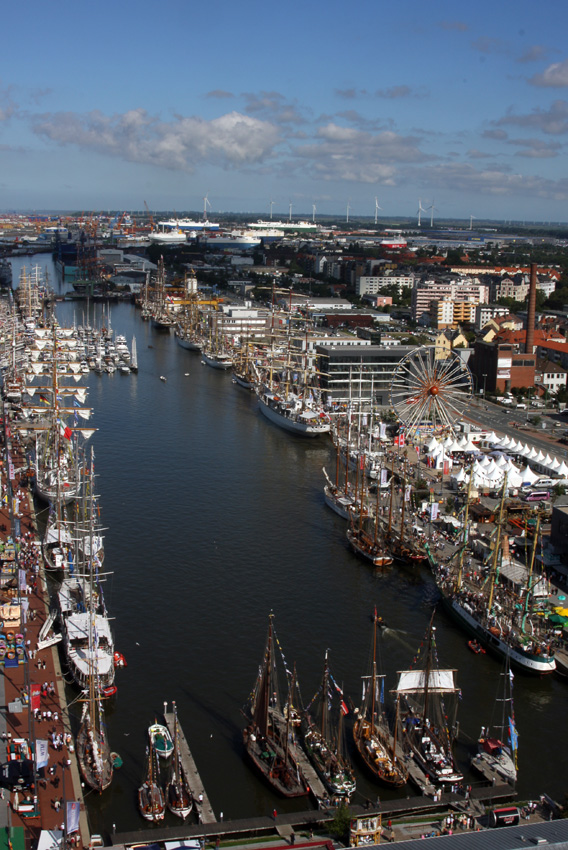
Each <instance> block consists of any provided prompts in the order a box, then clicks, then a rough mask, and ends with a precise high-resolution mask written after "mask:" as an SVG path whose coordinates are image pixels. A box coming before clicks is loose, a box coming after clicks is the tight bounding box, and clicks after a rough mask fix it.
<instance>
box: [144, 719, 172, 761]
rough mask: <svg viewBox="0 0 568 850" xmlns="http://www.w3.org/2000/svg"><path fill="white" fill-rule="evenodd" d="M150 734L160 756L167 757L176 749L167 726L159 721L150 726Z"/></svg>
mask: <svg viewBox="0 0 568 850" xmlns="http://www.w3.org/2000/svg"><path fill="white" fill-rule="evenodd" d="M148 736H149V738H150V741H151V742H152V746H153V747H154V750H155V751H156V754H157V755H158V756H159V757H160V758H163V759H167V758H169V757H170V756H171V754H172V753H173V751H174V742H173V740H172V736H171V735H170V730H169V729H168V727H167V726H164V725H163V724H161V723H157V722H156V723H153V724H152V726H150V727H148Z"/></svg>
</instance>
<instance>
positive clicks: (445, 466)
mask: <svg viewBox="0 0 568 850" xmlns="http://www.w3.org/2000/svg"><path fill="white" fill-rule="evenodd" d="M449 471H450V461H449V460H445V461H444V471H443V473H442V474H443V475H448V474H449Z"/></svg>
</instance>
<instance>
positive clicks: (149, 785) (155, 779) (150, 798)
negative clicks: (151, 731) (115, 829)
mask: <svg viewBox="0 0 568 850" xmlns="http://www.w3.org/2000/svg"><path fill="white" fill-rule="evenodd" d="M138 810H139V812H140V814H141V815H142V817H143V818H144V820H148V821H152V822H153V823H158V822H159V821H161V820H163V819H164V815H165V813H166V806H165V803H164V794H163V791H162V789H161V787H160V780H159V770H158V764H157V760H156V752H155V750H154V745H153V743H152V739H150V742H149V744H148V748H147V750H146V771H145V775H144V781H143V783H142V785H141V786H140V788H139V789H138Z"/></svg>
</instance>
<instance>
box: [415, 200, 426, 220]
mask: <svg viewBox="0 0 568 850" xmlns="http://www.w3.org/2000/svg"><path fill="white" fill-rule="evenodd" d="M423 212H426V210H425V209H424V207H423V206H422V198H418V210H417V213H418V227H421V220H420V216H421V215H422V213H423Z"/></svg>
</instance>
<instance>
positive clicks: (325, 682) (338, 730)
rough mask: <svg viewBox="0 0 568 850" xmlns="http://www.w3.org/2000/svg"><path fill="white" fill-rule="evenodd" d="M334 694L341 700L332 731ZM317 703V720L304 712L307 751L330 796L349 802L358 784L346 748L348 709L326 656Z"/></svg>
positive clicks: (304, 741) (303, 724) (303, 727)
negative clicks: (331, 704) (344, 721)
mask: <svg viewBox="0 0 568 850" xmlns="http://www.w3.org/2000/svg"><path fill="white" fill-rule="evenodd" d="M332 686H333V687H332ZM334 693H335V694H336V695H337V697H338V698H337V699H336V700H335V703H336V704H337V718H336V720H337V722H336V724H335V726H333V727H332V722H333V718H332V716H331V712H330V702H331V698H332V696H333V695H334ZM318 700H319V711H318V712H317V719H316V717H315V716H314V717H312V715H311V714H310V711H309V707H308V709H307V710H306V711H305V712H304V716H303V719H302V735H303V743H304V749H305V750H306V753H307V754H308V758H309V759H310V761H311V763H312V764H313V766H314V768H315V770H316V772H317V774H318V776H319V777H320V779H321V780H322V782H323V784H324V785H325V787H326V789H327V790H328V792H329V793H330V794H331V795H332V796H333V797H343V798H344V799H345V798H347V799H349V798H350V797H351V795H352V794H353V793H354V792H355V787H356V782H355V774H354V772H353V768H352V766H351V764H350V762H349V759H348V757H347V756H346V755H345V751H344V747H343V718H344V716H345V715H346V714H347V713H348V708H347V704H346V703H345V700H344V699H343V691H342V690H341V688H340V687H339V686H338V685H337V684H336V682H335V681H334V680H333V677H332V675H331V671H330V669H329V664H328V653H327V652H326V654H325V661H324V670H323V677H322V682H321V686H320V689H319V692H318V694H316V696H315V697H314V700H313V701H312V702H313V703H314V704H316V705H317V702H318Z"/></svg>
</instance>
